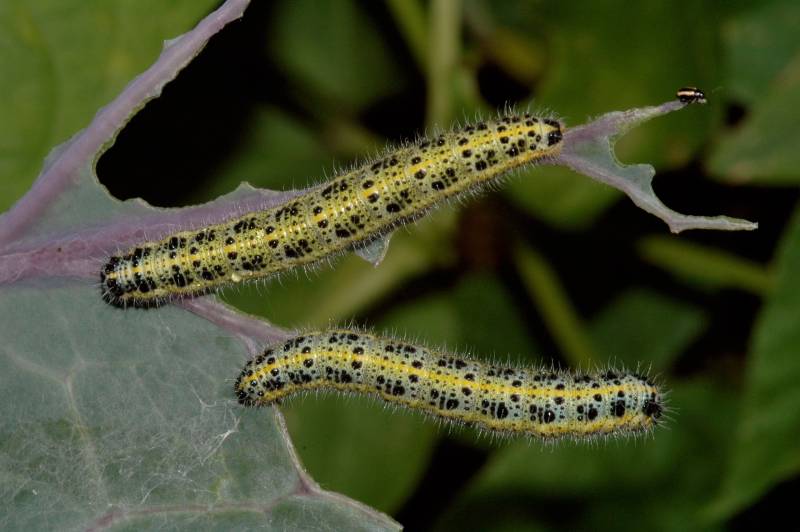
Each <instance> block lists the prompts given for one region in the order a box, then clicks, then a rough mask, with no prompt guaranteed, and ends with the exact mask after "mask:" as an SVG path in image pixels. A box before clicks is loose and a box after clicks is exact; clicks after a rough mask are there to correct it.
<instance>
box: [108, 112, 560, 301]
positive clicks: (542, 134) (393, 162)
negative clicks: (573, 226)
mask: <svg viewBox="0 0 800 532" xmlns="http://www.w3.org/2000/svg"><path fill="white" fill-rule="evenodd" d="M562 129H563V128H562V126H561V124H560V123H559V122H557V121H555V120H552V119H548V118H538V117H534V116H531V115H529V114H524V115H513V116H505V117H502V118H499V119H497V120H493V121H487V122H478V123H476V124H474V125H469V126H466V127H464V128H461V129H458V130H454V131H452V132H449V133H443V134H441V135H438V136H435V137H432V138H427V139H421V140H419V141H417V142H415V143H414V144H411V145H408V146H405V147H403V148H401V149H399V150H396V151H394V152H390V153H388V154H386V155H385V156H383V157H381V158H379V159H378V160H376V161H374V162H370V163H367V164H365V165H363V166H360V167H357V168H356V169H354V170H352V171H349V172H346V173H344V174H342V175H339V176H337V177H335V178H334V179H332V180H331V181H329V182H327V183H323V184H321V185H319V186H316V187H313V188H310V189H308V190H307V191H306V192H304V193H303V194H301V195H299V196H298V197H296V198H294V199H293V200H292V201H290V202H289V203H287V204H284V205H281V206H278V207H275V208H271V209H268V210H264V211H258V212H252V213H249V214H246V215H244V216H240V217H237V218H233V219H231V220H229V221H227V222H225V223H221V224H217V225H211V226H208V227H204V228H201V229H197V230H194V231H183V232H179V233H176V234H174V235H171V236H168V237H166V238H164V239H162V240H160V241H157V242H146V243H143V244H141V245H139V246H136V247H134V248H132V249H129V250H127V251H125V252H123V253H121V254H119V255H117V256H112V257H111V258H110V259H109V260H108V261H107V263H106V264H105V266H103V268H102V271H101V274H100V275H101V285H102V291H103V292H102V295H103V299H104V300H106V301H107V302H109V303H111V304H113V305H117V306H141V307H147V306H154V305H158V304H160V303H162V302H163V301H165V300H167V299H169V298H174V297H181V296H188V295H196V294H201V293H204V292H208V291H209V290H212V289H214V288H217V287H221V286H224V285H226V284H230V283H234V282H238V281H242V280H247V279H255V278H260V277H266V276H269V275H273V274H276V273H279V272H282V271H285V270H288V269H290V268H293V267H296V266H301V265H308V264H312V263H315V262H317V261H319V260H321V259H324V258H327V257H330V256H333V255H336V254H338V253H341V252H343V251H347V250H351V249H356V248H359V247H364V246H369V245H370V243H372V244H373V245H374V246H378V247H379V248H380V247H382V246H383V245H385V240H384V239H383V237H386V236H387V235H388V234H389V233H390V232H391V230H392V229H394V228H396V227H397V226H398V225H401V224H403V223H406V222H408V221H410V220H414V219H417V218H419V217H421V216H423V215H424V214H425V213H426V212H428V211H429V210H431V209H432V208H433V207H435V206H436V205H437V204H439V203H440V202H442V201H445V200H448V199H452V198H455V197H459V196H463V195H465V194H467V193H469V192H472V191H475V190H476V189H479V188H481V187H483V186H486V185H487V184H490V183H492V182H496V181H497V180H498V179H499V178H500V177H502V176H504V175H506V174H508V173H509V172H510V171H512V170H514V169H517V168H520V167H522V166H524V165H528V164H531V163H534V162H536V161H538V160H541V159H544V158H547V157H550V156H554V155H556V154H557V153H558V152H559V151H560V149H561V141H562ZM376 253H377V254H378V255H379V254H380V249H378V250H377V252H376Z"/></svg>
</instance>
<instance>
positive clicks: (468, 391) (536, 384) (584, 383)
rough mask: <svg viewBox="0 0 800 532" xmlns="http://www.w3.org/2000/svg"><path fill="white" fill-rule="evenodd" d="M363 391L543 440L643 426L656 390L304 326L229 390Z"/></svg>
mask: <svg viewBox="0 0 800 532" xmlns="http://www.w3.org/2000/svg"><path fill="white" fill-rule="evenodd" d="M320 389H322V390H336V391H340V392H345V393H358V394H367V395H373V396H377V397H380V398H382V399H384V400H385V401H388V402H390V403H393V404H397V405H401V406H405V407H408V408H410V409H412V410H415V411H423V412H426V413H428V414H432V415H434V416H436V417H437V418H439V419H441V420H444V421H450V422H456V423H462V424H466V425H473V426H476V427H478V428H480V429H483V430H487V431H491V432H492V433H499V434H507V435H528V436H533V437H535V438H541V439H545V440H553V439H558V438H573V439H586V438H597V437H602V436H609V435H619V434H634V433H641V432H647V431H649V430H651V429H652V428H654V427H655V426H656V425H657V424H658V423H659V421H660V418H661V416H662V413H663V411H664V395H663V393H662V391H661V390H660V388H659V387H658V386H657V385H656V384H655V383H653V382H652V381H651V380H650V379H648V378H647V377H646V376H642V375H636V374H632V373H625V372H621V371H616V370H607V371H602V372H596V373H592V374H589V373H576V372H564V371H555V370H552V369H530V368H513V367H508V366H502V365H496V364H488V363H485V362H482V361H478V360H475V359H472V358H469V357H466V356H462V355H456V354H448V353H437V352H435V351H433V350H430V349H428V348H425V347H421V346H417V345H412V344H410V343H407V342H404V341H401V340H397V339H394V338H380V337H375V336H372V335H370V334H366V333H363V332H361V331H352V330H332V331H324V332H316V333H309V334H305V335H302V336H298V337H295V338H292V339H290V340H287V341H285V342H283V343H281V344H277V345H274V346H271V347H269V348H267V349H266V350H265V351H264V353H262V354H260V355H258V356H257V357H256V358H254V359H252V360H250V361H249V362H248V363H247V364H246V365H245V367H244V369H243V370H242V373H241V375H240V376H239V378H238V379H237V380H236V384H235V386H234V391H235V393H236V395H237V397H238V400H239V402H240V403H241V404H243V405H248V406H251V405H254V406H263V405H271V404H275V403H278V402H279V401H280V399H282V398H284V397H290V396H294V395H298V394H301V393H304V392H309V391H314V390H320Z"/></svg>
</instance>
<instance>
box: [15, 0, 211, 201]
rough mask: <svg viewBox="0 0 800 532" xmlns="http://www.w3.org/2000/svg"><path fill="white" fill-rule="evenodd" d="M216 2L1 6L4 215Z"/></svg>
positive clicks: (151, 0)
mask: <svg viewBox="0 0 800 532" xmlns="http://www.w3.org/2000/svg"><path fill="white" fill-rule="evenodd" d="M217 3H218V2H216V1H211V0H201V1H196V0H176V1H173V2H169V3H165V2H162V1H160V0H144V1H137V2H97V1H95V2H85V1H76V0H67V1H62V2H24V1H19V0H12V1H7V2H0V65H3V67H2V68H3V75H2V76H0V94H2V95H3V96H2V98H0V117H2V120H0V211H3V210H5V209H7V208H8V207H9V206H10V205H11V204H12V203H13V202H14V201H16V200H17V199H18V198H19V197H21V196H22V194H23V192H24V191H25V190H27V189H28V187H30V185H31V183H32V182H33V179H34V177H36V175H37V174H38V172H39V170H40V168H41V164H42V160H43V159H44V157H45V155H47V153H48V152H49V151H50V148H51V147H52V146H55V145H56V144H59V143H61V142H64V141H65V140H67V139H68V138H69V137H70V136H71V135H72V134H73V133H75V131H77V130H78V129H80V128H81V127H84V126H85V125H86V124H87V123H88V122H89V120H90V119H91V118H92V116H93V115H94V114H95V113H96V112H97V110H98V109H99V108H100V107H101V106H103V105H105V104H107V103H108V102H109V101H111V99H112V98H113V97H114V96H115V95H116V94H117V93H118V92H119V91H120V90H121V89H122V88H123V87H124V86H125V84H126V83H128V81H130V79H131V78H132V77H133V75H135V74H136V73H138V72H141V71H142V70H144V69H145V68H146V67H147V65H148V64H150V63H151V62H152V61H153V60H154V59H155V58H156V57H157V56H158V54H159V52H160V51H161V48H162V44H163V41H164V40H165V39H168V38H171V37H175V36H176V35H178V34H180V33H181V32H183V31H185V30H186V29H187V28H189V27H191V26H192V24H193V23H195V22H196V21H198V20H199V19H200V18H201V17H202V16H203V15H204V14H206V13H207V12H208V10H209V9H211V8H212V7H213V6H214V5H215V4H217Z"/></svg>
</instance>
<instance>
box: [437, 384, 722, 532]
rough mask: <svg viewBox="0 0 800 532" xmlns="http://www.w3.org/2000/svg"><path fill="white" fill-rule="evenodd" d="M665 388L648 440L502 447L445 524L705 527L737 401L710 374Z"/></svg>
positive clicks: (631, 528)
mask: <svg viewBox="0 0 800 532" xmlns="http://www.w3.org/2000/svg"><path fill="white" fill-rule="evenodd" d="M668 387H670V388H672V397H671V401H670V405H671V407H672V408H673V409H674V414H673V416H672V417H674V419H673V420H672V421H671V422H670V423H669V425H668V427H667V428H665V429H656V431H655V432H654V433H653V435H652V437H647V438H644V439H642V440H639V441H636V440H631V439H628V440H610V441H606V442H602V443H600V444H599V445H596V446H591V445H582V444H570V443H565V444H562V445H559V446H546V447H543V446H542V445H541V444H539V443H537V442H534V443H533V444H531V443H530V442H525V441H522V442H513V443H503V444H502V447H501V448H499V449H498V450H497V452H495V453H494V454H493V455H492V456H491V457H490V459H489V461H488V462H487V464H486V465H485V466H484V468H483V469H482V470H481V472H480V473H479V474H478V475H477V476H476V477H475V478H474V480H473V481H472V483H471V484H470V485H469V486H468V487H467V489H466V490H465V491H464V492H463V493H462V494H461V496H460V497H459V498H458V499H457V501H456V502H455V503H454V504H453V505H452V507H451V508H450V509H449V510H448V512H446V514H445V516H444V517H443V519H442V520H441V522H442V523H453V522H455V523H459V522H461V523H470V526H471V527H472V528H475V529H481V528H495V527H502V526H504V523H506V522H508V521H510V522H513V521H514V520H515V519H518V517H519V516H520V515H530V516H531V517H530V519H531V520H533V521H535V522H538V523H541V522H547V521H550V522H551V523H550V526H551V527H558V528H567V529H576V530H577V529H580V530H583V529H602V528H603V527H604V525H607V526H610V527H611V528H613V529H614V530H643V529H654V530H676V531H678V530H697V529H707V524H706V523H705V522H704V521H703V518H702V514H701V509H702V507H703V505H704V504H706V503H707V501H708V500H709V498H710V497H712V492H713V489H714V488H715V487H716V486H717V483H718V479H719V475H720V473H721V471H722V469H723V467H724V450H725V448H726V445H727V441H728V440H729V438H730V432H731V426H732V423H733V421H734V420H735V419H736V408H735V405H736V401H735V399H734V396H733V394H732V393H730V392H729V391H726V390H724V389H721V388H720V387H719V386H717V385H716V384H714V381H713V379H711V378H706V379H703V380H697V381H694V382H688V383H668ZM720 405H725V408H721V407H720ZM710 449H713V450H714V452H709V450H710ZM612 525H613V526H612ZM442 528H450V527H447V526H443V527H442Z"/></svg>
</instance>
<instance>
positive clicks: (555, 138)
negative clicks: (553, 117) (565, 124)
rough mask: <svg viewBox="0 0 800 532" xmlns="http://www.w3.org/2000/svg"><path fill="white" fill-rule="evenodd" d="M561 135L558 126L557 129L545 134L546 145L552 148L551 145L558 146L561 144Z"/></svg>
mask: <svg viewBox="0 0 800 532" xmlns="http://www.w3.org/2000/svg"><path fill="white" fill-rule="evenodd" d="M562 138H563V135H562V134H561V127H560V126H559V128H558V129H556V130H553V131H551V132H550V133H548V134H547V145H548V146H552V145H553V144H558V143H559V142H561V139H562Z"/></svg>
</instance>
